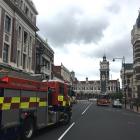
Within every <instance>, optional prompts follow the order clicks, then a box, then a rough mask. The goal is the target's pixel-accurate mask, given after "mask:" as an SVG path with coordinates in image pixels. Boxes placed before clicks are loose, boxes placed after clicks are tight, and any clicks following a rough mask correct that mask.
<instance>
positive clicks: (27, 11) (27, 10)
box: [25, 7, 29, 15]
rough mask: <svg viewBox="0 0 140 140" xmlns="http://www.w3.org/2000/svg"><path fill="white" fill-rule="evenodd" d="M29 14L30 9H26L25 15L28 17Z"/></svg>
mask: <svg viewBox="0 0 140 140" xmlns="http://www.w3.org/2000/svg"><path fill="white" fill-rule="evenodd" d="M28 13H29V9H28V7H25V14H26V15H28Z"/></svg>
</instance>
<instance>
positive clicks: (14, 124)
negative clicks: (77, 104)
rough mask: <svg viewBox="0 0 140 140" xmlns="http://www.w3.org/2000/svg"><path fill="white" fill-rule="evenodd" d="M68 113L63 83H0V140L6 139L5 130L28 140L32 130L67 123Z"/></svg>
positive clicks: (4, 80)
mask: <svg viewBox="0 0 140 140" xmlns="http://www.w3.org/2000/svg"><path fill="white" fill-rule="evenodd" d="M71 111H72V109H71V105H70V102H69V97H68V91H67V85H66V84H65V83H64V82H59V81H47V82H38V81H32V80H26V79H20V78H14V77H8V76H6V77H3V78H1V79H0V139H2V138H3V137H5V136H8V135H9V134H8V133H9V130H13V131H15V132H16V131H17V130H18V132H17V133H18V134H19V133H20V137H21V138H22V139H24V140H27V139H30V138H31V137H32V135H33V133H34V132H35V130H36V131H37V130H38V129H41V128H44V127H47V126H49V125H53V124H56V123H58V122H63V124H67V123H69V122H70V119H71V115H72V113H71Z"/></svg>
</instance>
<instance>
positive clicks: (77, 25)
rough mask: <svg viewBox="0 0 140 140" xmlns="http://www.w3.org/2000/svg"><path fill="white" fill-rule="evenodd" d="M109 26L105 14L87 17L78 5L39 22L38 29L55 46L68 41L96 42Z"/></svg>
mask: <svg viewBox="0 0 140 140" xmlns="http://www.w3.org/2000/svg"><path fill="white" fill-rule="evenodd" d="M108 26H109V22H108V19H107V18H106V16H105V15H101V16H98V18H96V19H95V18H94V15H93V18H88V17H86V16H85V15H84V12H83V11H82V10H81V9H79V8H78V7H70V8H69V9H65V10H64V11H61V12H60V13H59V14H57V15H56V16H55V17H54V18H53V19H52V20H49V21H47V22H46V23H44V22H43V23H41V24H40V30H41V32H42V34H43V35H44V36H46V37H47V38H48V40H49V41H50V42H51V43H53V44H54V45H55V46H63V45H64V44H69V43H81V42H82V43H85V44H88V43H91V42H94V43H97V42H98V41H99V40H100V39H101V38H102V37H103V31H104V30H105V29H106V28H107V27H108Z"/></svg>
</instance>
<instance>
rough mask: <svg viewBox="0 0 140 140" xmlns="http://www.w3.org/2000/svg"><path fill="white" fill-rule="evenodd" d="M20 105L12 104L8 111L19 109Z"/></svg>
mask: <svg viewBox="0 0 140 140" xmlns="http://www.w3.org/2000/svg"><path fill="white" fill-rule="evenodd" d="M19 106H20V103H12V104H11V108H10V109H19Z"/></svg>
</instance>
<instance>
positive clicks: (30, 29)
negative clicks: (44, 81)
mask: <svg viewBox="0 0 140 140" xmlns="http://www.w3.org/2000/svg"><path fill="white" fill-rule="evenodd" d="M37 14H38V12H37V10H36V8H35V6H34V4H33V2H32V1H31V0H1V1H0V69H1V71H7V73H8V74H9V75H10V74H11V75H19V76H22V75H23V76H24V77H25V76H26V75H30V74H34V73H35V35H36V32H37V31H38V28H37V26H36V16H37Z"/></svg>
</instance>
